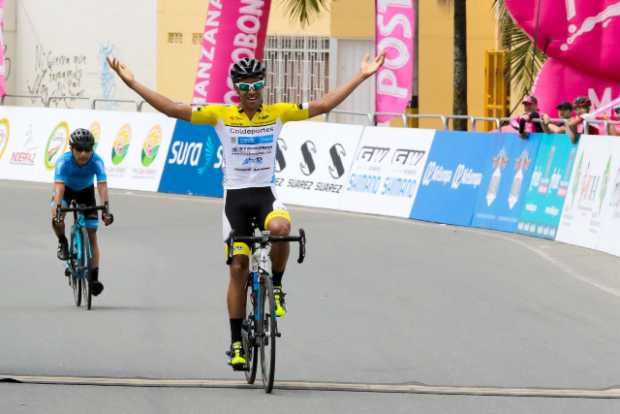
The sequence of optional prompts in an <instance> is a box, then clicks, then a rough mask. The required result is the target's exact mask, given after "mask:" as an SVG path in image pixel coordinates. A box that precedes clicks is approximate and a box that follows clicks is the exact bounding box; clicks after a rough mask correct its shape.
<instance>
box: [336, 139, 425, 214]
mask: <svg viewBox="0 0 620 414" xmlns="http://www.w3.org/2000/svg"><path fill="white" fill-rule="evenodd" d="M434 137H435V130H430V129H407V128H383V127H367V128H366V129H365V130H364V134H363V136H362V140H361V142H360V145H359V147H358V150H357V154H356V156H355V160H354V161H353V166H352V167H351V175H350V177H349V180H348V184H347V192H346V193H345V195H344V201H343V206H342V208H343V209H344V210H348V211H355V212H360V213H370V214H381V215H387V216H397V217H409V215H410V213H411V208H412V206H413V203H414V201H415V198H416V195H417V193H418V188H419V186H420V181H421V179H422V174H423V172H424V167H425V166H426V160H427V158H428V153H429V151H430V148H431V145H432V143H433V139H434Z"/></svg>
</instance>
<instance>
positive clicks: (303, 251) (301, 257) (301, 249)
mask: <svg viewBox="0 0 620 414" xmlns="http://www.w3.org/2000/svg"><path fill="white" fill-rule="evenodd" d="M299 237H300V240H299V257H298V258H297V263H299V264H301V263H303V262H304V259H305V258H306V232H305V231H304V229H299Z"/></svg>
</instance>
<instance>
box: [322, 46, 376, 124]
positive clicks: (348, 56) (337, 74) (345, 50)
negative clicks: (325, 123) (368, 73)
mask: <svg viewBox="0 0 620 414" xmlns="http://www.w3.org/2000/svg"><path fill="white" fill-rule="evenodd" d="M366 53H370V55H371V56H374V42H373V41H371V40H343V39H331V52H330V55H331V56H330V65H331V71H330V72H331V73H330V89H332V90H333V89H334V88H335V87H337V86H338V85H342V84H343V83H345V82H347V81H349V80H350V79H351V78H352V77H353V76H355V74H356V73H357V72H358V71H359V70H360V63H361V62H362V59H363V58H364V55H365V54H366ZM374 108H375V83H374V78H372V79H368V80H367V81H366V82H364V83H363V84H362V85H361V86H360V87H359V88H357V90H356V91H355V92H353V93H352V94H351V96H349V98H347V100H345V101H344V102H343V103H342V104H341V105H340V106H339V107H338V110H340V111H350V112H363V113H369V112H374ZM331 120H334V121H338V122H343V123H349V124H360V125H367V124H368V123H369V121H368V119H367V118H366V117H364V116H351V115H335V116H333V117H332V118H330V121H331Z"/></svg>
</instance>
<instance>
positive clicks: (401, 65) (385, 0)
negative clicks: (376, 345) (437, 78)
mask: <svg viewBox="0 0 620 414" xmlns="http://www.w3.org/2000/svg"><path fill="white" fill-rule="evenodd" d="M375 6H376V7H375V8H376V10H375V15H376V30H375V33H376V36H375V43H376V51H377V53H379V52H381V51H383V52H385V64H384V65H383V67H382V68H381V69H379V71H378V72H377V78H376V82H377V87H376V99H375V101H376V111H375V112H379V113H381V112H391V113H402V112H404V111H405V108H406V107H407V104H408V103H409V100H410V99H411V95H412V91H413V64H414V59H415V45H416V41H415V34H416V27H415V25H416V10H417V0H409V1H404V2H403V1H393V0H376V2H375ZM390 118H391V117H389V116H381V115H380V116H378V118H377V122H380V123H383V122H387V121H389V120H390Z"/></svg>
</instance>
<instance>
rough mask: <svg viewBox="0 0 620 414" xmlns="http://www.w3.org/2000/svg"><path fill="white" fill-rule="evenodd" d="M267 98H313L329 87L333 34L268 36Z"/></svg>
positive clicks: (284, 99) (289, 99)
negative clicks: (330, 49)
mask: <svg viewBox="0 0 620 414" xmlns="http://www.w3.org/2000/svg"><path fill="white" fill-rule="evenodd" d="M265 64H266V65H267V90H266V94H265V100H266V101H267V102H268V103H274V102H295V103H302V102H310V101H312V100H315V99H317V98H320V97H321V96H323V95H324V94H325V93H326V92H327V90H328V89H329V38H328V37H318V36H313V37H309V36H268V37H267V46H266V47H265Z"/></svg>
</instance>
